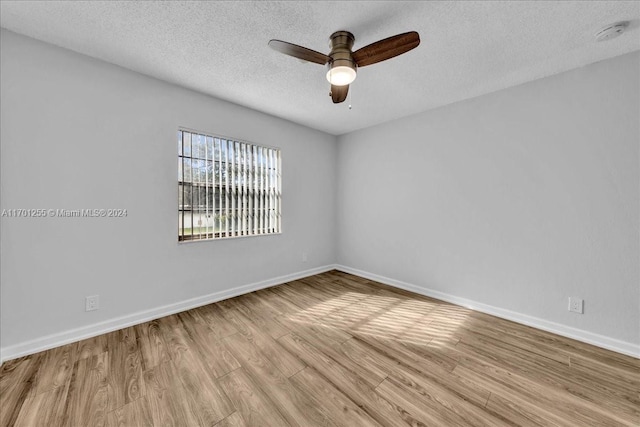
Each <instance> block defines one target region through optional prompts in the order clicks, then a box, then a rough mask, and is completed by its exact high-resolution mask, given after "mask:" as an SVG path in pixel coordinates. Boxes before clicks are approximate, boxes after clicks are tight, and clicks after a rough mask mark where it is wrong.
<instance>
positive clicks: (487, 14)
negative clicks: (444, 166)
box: [0, 0, 640, 135]
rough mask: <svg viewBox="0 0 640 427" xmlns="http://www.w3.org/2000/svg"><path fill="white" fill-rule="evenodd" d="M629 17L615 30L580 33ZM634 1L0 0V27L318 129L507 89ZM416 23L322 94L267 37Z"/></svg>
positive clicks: (553, 69)
mask: <svg viewBox="0 0 640 427" xmlns="http://www.w3.org/2000/svg"><path fill="white" fill-rule="evenodd" d="M619 20H630V21H632V23H631V26H630V28H629V29H628V30H627V32H626V33H625V34H624V35H622V36H621V37H618V38H616V39H612V40H609V41H606V42H600V43H597V42H595V40H594V37H593V35H594V33H595V32H596V31H597V30H598V29H599V28H600V27H602V26H604V25H606V24H610V23H612V22H615V21H619ZM639 20H640V3H638V2H635V1H630V2H614V1H603V2H598V1H591V2H586V1H585V2H547V1H540V2H538V1H509V2H494V1H477V2H474V1H467V2H462V1H461V2H401V1H393V2H383V1H372V2H355V1H353V2H351V1H342V2H310V1H300V2H177V1H174V2H155V1H137V2H131V1H123V2H120V1H91V2H84V1H70V2H63V1H49V2H39V1H4V0H3V1H1V2H0V25H1V26H2V27H4V28H7V29H9V30H11V31H15V32H17V33H20V34H25V35H27V36H30V37H33V38H36V39H40V40H44V41H46V42H49V43H53V44H55V45H58V46H62V47H65V48H68V49H71V50H74V51H77V52H80V53H83V54H86V55H89V56H93V57H96V58H100V59H103V60H105V61H108V62H111V63H114V64H118V65H121V66H123V67H126V68H129V69H131V70H135V71H138V72H140V73H144V74H147V75H150V76H153V77H156V78H159V79H162V80H165V81H168V82H171V83H175V84H178V85H181V86H184V87H187V88H190V89H194V90H197V91H200V92H204V93H207V94H210V95H212V96H215V97H217V98H221V99H225V100H228V101H231V102H234V103H237V104H240V105H244V106H247V107H250V108H253V109H256V110H259V111H263V112H266V113H269V114H272V115H275V116H279V117H282V118H285V119H288V120H291V121H293V122H297V123H300V124H303V125H306V126H309V127H312V128H316V129H320V130H323V131H325V132H328V133H331V134H336V135H338V134H343V133H347V132H350V131H353V130H356V129H360V128H364V127H367V126H371V125H374V124H377V123H381V122H385V121H388V120H392V119H395V118H399V117H403V116H407V115H410V114H414V113H418V112H421V111H425V110H428V109H431V108H435V107H438V106H442V105H445V104H449V103H452V102H456V101H460V100H463V99H467V98H471V97H474V96H478V95H481V94H484V93H488V92H492V91H495V90H499V89H503V88H506V87H509V86H514V85H517V84H520V83H524V82H527V81H531V80H534V79H537V78H541V77H544V76H548V75H551V74H555V73H559V72H562V71H566V70H569V69H572V68H576V67H580V66H583V65H586V64H590V63H593V62H596V61H600V60H603V59H606V58H610V57H613V56H617V55H622V54H624V53H627V52H631V51H634V50H638V49H640V31H639V30H638V22H639ZM337 30H348V31H351V32H352V33H353V34H354V35H355V37H356V42H355V45H354V50H355V49H358V48H360V47H362V46H365V45H367V44H369V43H372V42H374V41H377V40H379V39H382V38H385V37H388V36H391V35H395V34H398V33H402V32H406V31H412V30H415V31H418V32H419V33H420V36H421V39H422V43H421V45H420V46H419V47H418V48H416V49H414V50H413V51H411V52H409V53H407V54H405V55H402V56H399V57H397V58H394V59H391V60H389V61H386V62H383V63H379V64H376V65H372V66H369V67H366V68H362V69H360V70H359V71H358V77H357V79H356V81H355V82H354V83H353V85H352V91H351V92H352V97H351V103H352V105H353V108H352V109H351V110H349V108H348V104H349V102H348V101H349V99H347V102H345V103H343V104H338V105H334V104H332V102H331V99H330V98H329V96H328V92H329V87H328V82H327V81H326V79H325V69H324V67H323V66H320V65H317V64H311V63H303V62H301V61H299V60H297V59H294V58H291V57H287V56H284V55H282V54H279V53H277V52H275V51H273V50H271V49H269V48H268V46H267V42H268V41H269V40H270V39H273V38H275V39H280V40H285V41H289V42H292V43H296V44H300V45H303V46H306V47H309V48H311V49H314V50H317V51H320V52H323V53H328V51H329V48H328V37H329V35H330V34H331V33H332V32H334V31H337Z"/></svg>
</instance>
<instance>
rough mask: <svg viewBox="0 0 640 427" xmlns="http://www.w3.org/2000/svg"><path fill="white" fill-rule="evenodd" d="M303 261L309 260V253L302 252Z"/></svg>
mask: <svg viewBox="0 0 640 427" xmlns="http://www.w3.org/2000/svg"><path fill="white" fill-rule="evenodd" d="M302 262H307V253H306V252H302Z"/></svg>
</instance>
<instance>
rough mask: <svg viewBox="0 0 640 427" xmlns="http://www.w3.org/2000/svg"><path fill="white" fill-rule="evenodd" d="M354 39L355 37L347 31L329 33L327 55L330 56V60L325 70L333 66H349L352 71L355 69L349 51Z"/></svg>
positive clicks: (354, 63)
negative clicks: (328, 51)
mask: <svg viewBox="0 0 640 427" xmlns="http://www.w3.org/2000/svg"><path fill="white" fill-rule="evenodd" d="M354 41H355V37H353V34H351V33H350V32H348V31H336V32H335V33H333V34H331V37H329V47H331V52H330V53H329V57H331V61H330V62H328V63H327V70H331V69H332V68H335V67H349V68H351V69H353V70H354V71H355V70H356V69H357V65H356V62H355V61H354V60H353V56H352V53H351V48H352V47H353V42H354Z"/></svg>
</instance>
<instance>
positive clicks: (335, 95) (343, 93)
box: [331, 85, 349, 104]
mask: <svg viewBox="0 0 640 427" xmlns="http://www.w3.org/2000/svg"><path fill="white" fill-rule="evenodd" d="M348 93H349V85H344V86H335V85H331V99H332V100H333V103H334V104H339V103H341V102H344V100H345V99H347V94H348Z"/></svg>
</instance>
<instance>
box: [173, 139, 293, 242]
mask: <svg viewBox="0 0 640 427" xmlns="http://www.w3.org/2000/svg"><path fill="white" fill-rule="evenodd" d="M177 142H178V241H179V242H192V241H201V240H219V239H228V238H235V237H246V236H265V235H273V234H280V233H281V227H282V214H281V211H282V191H281V188H282V173H281V171H282V160H281V150H280V149H279V148H276V147H269V146H266V145H261V144H255V143H251V142H246V141H239V140H237V139H234V138H227V137H222V136H215V135H212V134H208V133H205V132H200V131H195V130H192V129H188V128H179V129H178V141H177Z"/></svg>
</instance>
